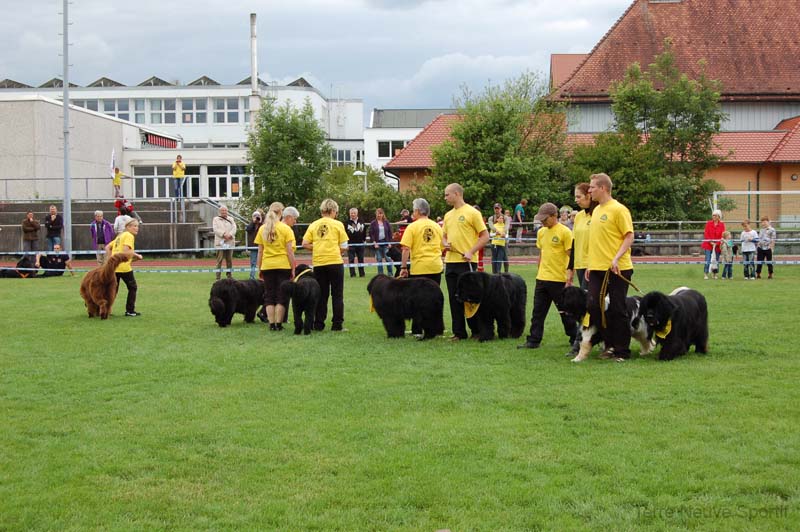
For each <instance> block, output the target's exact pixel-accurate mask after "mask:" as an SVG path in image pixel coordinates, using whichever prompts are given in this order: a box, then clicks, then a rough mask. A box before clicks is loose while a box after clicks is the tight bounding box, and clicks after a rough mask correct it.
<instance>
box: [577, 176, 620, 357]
mask: <svg viewBox="0 0 800 532" xmlns="http://www.w3.org/2000/svg"><path fill="white" fill-rule="evenodd" d="M612 187H613V183H612V182H611V178H610V177H609V176H608V175H607V174H593V175H592V176H591V178H590V181H589V194H590V195H591V197H592V199H593V200H594V201H596V202H597V206H596V207H595V208H594V211H592V219H591V222H590V224H589V264H588V266H587V269H586V273H585V278H586V279H587V280H588V281H589V298H588V311H589V320H590V322H589V324H588V325H592V324H594V325H595V326H596V327H597V329H598V330H599V331H600V334H601V336H602V338H603V342H604V343H605V350H604V351H603V353H602V354H601V355H600V358H606V359H614V360H617V361H622V360H625V359H627V358H630V356H631V351H630V343H631V330H630V326H629V320H628V318H629V316H628V313H627V309H626V306H625V298H626V297H627V295H628V283H629V282H630V280H631V277H632V276H633V263H632V262H631V244H633V236H634V235H633V220H632V219H631V212H630V211H629V210H628V208H627V207H626V206H625V205H623V204H622V203H620V202H619V201H617V200H615V199H614V198H613V197H612V196H611V190H612ZM601 292H603V293H604V294H605V295H606V296H608V298H609V302H608V308H607V309H606V310H605V312H604V314H605V319H603V310H601V305H603V304H604V297H601ZM584 325H587V324H586V323H584ZM586 356H588V354H587V355H585V356H584V357H581V358H579V357H580V355H578V356H576V357H575V358H573V359H572V360H573V362H580V361H582V360H584V359H585V358H586Z"/></svg>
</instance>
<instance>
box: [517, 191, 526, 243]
mask: <svg viewBox="0 0 800 532" xmlns="http://www.w3.org/2000/svg"><path fill="white" fill-rule="evenodd" d="M527 206H528V200H526V199H525V198H522V199H521V200H519V203H517V206H516V207H514V225H516V226H517V244H521V243H522V233H523V232H524V231H525V207H527Z"/></svg>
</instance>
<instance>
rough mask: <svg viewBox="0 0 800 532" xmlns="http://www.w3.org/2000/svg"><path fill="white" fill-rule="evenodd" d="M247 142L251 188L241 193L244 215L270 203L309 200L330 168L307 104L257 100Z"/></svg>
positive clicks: (324, 144)
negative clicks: (292, 104)
mask: <svg viewBox="0 0 800 532" xmlns="http://www.w3.org/2000/svg"><path fill="white" fill-rule="evenodd" d="M248 140H249V148H248V154H247V156H248V162H249V164H250V167H251V169H252V172H253V179H254V187H253V190H245V194H244V196H245V198H244V200H243V207H244V208H245V212H247V210H250V209H254V208H256V207H264V206H266V205H269V204H270V203H272V202H273V201H280V202H282V203H283V204H284V205H303V204H305V203H306V201H307V200H308V199H309V198H311V197H313V196H314V194H315V192H316V191H317V189H318V188H319V186H320V178H321V176H322V174H323V173H324V172H325V171H326V170H327V169H328V166H329V165H330V149H331V148H330V145H329V144H328V142H327V141H326V139H325V132H324V131H323V130H322V128H321V127H320V126H319V123H318V122H317V120H316V119H315V118H314V110H313V108H312V107H311V102H310V101H309V100H308V99H306V101H305V103H304V104H303V107H302V108H300V109H295V108H294V107H292V106H291V104H290V103H289V102H286V104H284V105H280V106H278V105H276V104H275V102H274V101H273V100H270V99H264V100H262V103H261V109H260V110H259V112H258V118H257V119H256V124H255V128H254V129H253V130H252V131H251V132H250V134H249V136H248Z"/></svg>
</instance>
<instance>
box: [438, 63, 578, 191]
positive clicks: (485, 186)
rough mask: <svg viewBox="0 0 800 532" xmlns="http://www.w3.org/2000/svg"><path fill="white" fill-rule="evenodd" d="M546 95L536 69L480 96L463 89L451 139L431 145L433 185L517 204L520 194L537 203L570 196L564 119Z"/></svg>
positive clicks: (559, 108)
mask: <svg viewBox="0 0 800 532" xmlns="http://www.w3.org/2000/svg"><path fill="white" fill-rule="evenodd" d="M546 95H547V84H546V83H545V82H544V81H543V80H542V79H540V78H539V77H538V76H537V75H535V74H532V73H524V74H522V75H521V76H520V77H518V78H516V79H512V80H509V81H507V82H506V83H504V84H503V85H502V86H490V87H488V88H486V89H485V91H484V92H483V93H482V94H480V95H477V96H476V95H473V94H471V93H470V92H469V90H468V89H466V88H464V89H463V94H462V96H461V97H460V99H458V100H457V101H456V107H458V110H459V114H460V116H461V118H462V119H461V120H458V121H455V122H454V124H453V128H452V130H451V139H449V140H447V141H445V142H444V143H442V144H441V145H439V146H437V147H435V148H434V149H433V160H434V168H433V179H432V182H433V183H434V184H435V185H436V186H435V188H438V189H439V190H442V189H443V188H444V187H445V186H446V185H447V184H448V183H451V182H458V183H460V184H461V185H462V186H463V187H464V190H465V192H464V196H465V198H466V199H467V201H469V202H470V203H477V204H479V205H481V206H487V205H492V204H493V203H494V202H496V201H499V202H501V203H503V204H504V205H514V204H515V203H516V202H517V201H519V199H520V197H522V196H525V197H527V198H530V199H531V201H532V202H533V203H534V204H535V203H536V202H543V201H557V202H562V201H564V200H566V199H567V198H568V197H569V194H570V193H571V189H570V187H571V184H570V183H568V182H567V180H566V179H565V177H564V175H563V172H562V170H561V169H562V161H563V155H564V139H565V134H566V127H565V125H566V120H565V118H564V113H563V108H562V107H561V106H559V105H554V104H552V103H549V102H547V101H546V100H545V98H544V97H545V96H546Z"/></svg>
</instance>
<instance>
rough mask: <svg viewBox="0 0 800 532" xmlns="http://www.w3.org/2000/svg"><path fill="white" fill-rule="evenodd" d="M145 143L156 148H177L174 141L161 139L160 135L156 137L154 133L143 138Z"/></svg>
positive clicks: (176, 142) (165, 138)
mask: <svg viewBox="0 0 800 532" xmlns="http://www.w3.org/2000/svg"><path fill="white" fill-rule="evenodd" d="M145 142H146V143H147V144H152V145H153V146H158V147H159V148H177V147H178V141H177V140H174V139H168V138H167V137H162V136H161V135H156V134H155V133H148V134H147V136H146V137H145Z"/></svg>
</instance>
